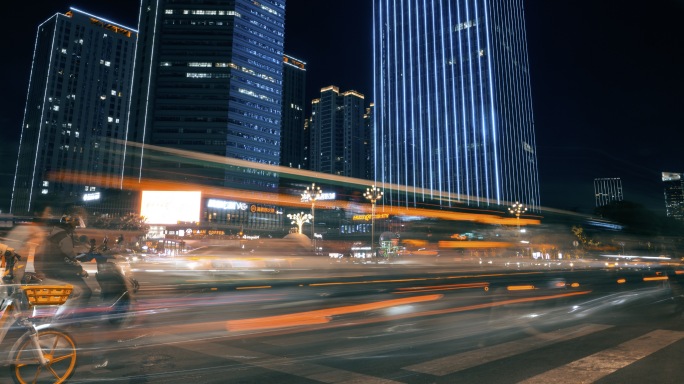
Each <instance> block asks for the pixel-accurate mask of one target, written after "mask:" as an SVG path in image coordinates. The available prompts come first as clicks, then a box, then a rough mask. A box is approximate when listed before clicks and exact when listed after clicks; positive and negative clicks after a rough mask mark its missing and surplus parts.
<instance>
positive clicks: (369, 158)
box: [363, 103, 375, 180]
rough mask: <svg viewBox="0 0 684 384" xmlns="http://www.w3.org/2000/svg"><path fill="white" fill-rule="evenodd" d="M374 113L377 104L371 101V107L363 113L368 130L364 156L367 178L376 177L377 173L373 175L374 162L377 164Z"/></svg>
mask: <svg viewBox="0 0 684 384" xmlns="http://www.w3.org/2000/svg"><path fill="white" fill-rule="evenodd" d="M373 113H375V104H373V103H370V107H368V108H366V113H365V114H364V115H363V120H364V125H365V130H366V131H365V132H364V138H363V147H364V149H363V151H364V156H366V159H365V162H366V167H365V170H364V174H365V175H364V176H363V178H364V179H367V180H374V179H375V175H373V171H375V169H374V167H373V164H375V159H374V158H373V123H374V122H375V118H374V116H373Z"/></svg>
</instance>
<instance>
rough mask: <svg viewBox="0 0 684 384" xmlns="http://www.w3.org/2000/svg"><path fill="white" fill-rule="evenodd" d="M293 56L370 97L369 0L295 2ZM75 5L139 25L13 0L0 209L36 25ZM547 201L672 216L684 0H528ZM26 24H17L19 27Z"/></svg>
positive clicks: (102, 6)
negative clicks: (616, 186) (629, 204)
mask: <svg viewBox="0 0 684 384" xmlns="http://www.w3.org/2000/svg"><path fill="white" fill-rule="evenodd" d="M287 3H288V5H287V16H286V40H285V52H286V53H287V54H289V55H292V56H294V57H296V58H298V59H301V60H303V61H305V62H306V63H307V81H308V83H307V92H308V94H307V100H309V101H310V100H311V99H313V98H316V97H318V95H319V90H320V88H322V87H325V86H328V85H336V86H338V87H339V88H340V90H341V91H347V90H352V89H353V90H357V91H359V92H361V93H363V94H364V95H365V96H366V101H367V102H368V103H370V102H371V101H372V46H371V39H372V37H371V36H372V35H371V25H372V24H371V23H372V15H371V12H372V1H371V0H288V1H287ZM70 6H74V7H76V8H79V9H81V10H83V11H86V12H89V13H92V14H95V15H98V16H101V17H103V18H107V19H110V20H112V21H115V22H118V23H119V24H123V25H125V26H129V27H131V28H133V29H136V28H137V17H138V7H139V2H138V1H135V0H119V1H113V0H98V1H85V0H75V1H61V0H57V1H33V2H28V1H24V2H15V3H13V4H12V6H11V8H10V9H9V10H8V11H9V12H7V13H6V16H7V17H11V18H13V19H14V21H15V23H14V24H15V25H16V27H15V28H13V29H12V30H11V31H8V32H7V33H6V35H5V38H4V39H3V43H4V47H3V48H4V52H5V54H4V55H3V60H0V73H2V74H3V75H4V79H3V87H2V89H3V91H4V92H3V95H4V97H3V100H2V103H1V104H0V124H1V128H0V176H2V179H3V180H5V181H6V182H5V183H4V184H5V185H4V186H2V187H0V210H1V211H3V212H7V210H8V209H9V204H10V196H11V186H12V179H13V176H14V165H15V163H16V151H17V147H18V142H19V132H20V128H21V119H22V116H23V109H24V104H25V99H26V91H27V87H28V79H29V72H30V65H31V61H32V55H33V44H34V41H35V35H36V29H37V26H38V24H40V23H42V22H43V21H45V20H46V19H47V18H49V17H50V16H51V15H53V14H54V13H57V12H60V13H63V12H66V11H67V10H68V9H69V7H70ZM525 13H526V23H527V40H528V54H529V60H530V74H531V87H532V95H533V109H534V118H535V129H536V135H537V157H538V162H539V172H540V175H539V178H540V188H541V203H542V205H543V206H546V207H551V208H557V209H566V210H578V211H581V212H585V213H590V212H591V211H592V209H593V207H594V197H593V180H594V178H597V177H619V178H621V179H622V183H623V191H624V197H625V200H630V201H633V202H636V203H639V204H642V205H644V206H646V207H647V208H648V209H651V210H653V211H655V212H657V213H661V214H664V201H663V189H662V185H661V181H660V173H661V172H662V171H669V172H684V161H683V160H684V156H682V148H683V143H684V140H683V139H684V72H683V70H682V68H684V41H683V38H684V30H682V28H681V25H682V23H684V0H659V1H657V2H643V1H636V0H623V1H619V2H617V1H610V0H553V1H547V0H526V1H525ZM17 24H18V25H17Z"/></svg>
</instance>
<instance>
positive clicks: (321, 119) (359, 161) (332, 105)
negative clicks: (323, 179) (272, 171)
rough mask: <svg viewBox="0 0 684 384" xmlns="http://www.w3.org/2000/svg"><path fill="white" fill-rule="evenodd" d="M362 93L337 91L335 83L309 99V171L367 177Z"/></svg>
mask: <svg viewBox="0 0 684 384" xmlns="http://www.w3.org/2000/svg"><path fill="white" fill-rule="evenodd" d="M364 102H365V101H364V95H362V94H361V93H359V92H356V91H346V92H343V93H340V90H339V88H337V87H336V86H333V85H331V86H328V87H325V88H323V89H321V95H320V97H319V98H318V99H314V100H313V101H312V102H311V105H312V107H311V122H310V125H309V126H310V128H311V161H310V168H311V170H312V171H316V172H325V173H329V174H331V175H339V176H347V177H356V178H365V177H366V176H367V171H366V166H367V164H368V163H367V156H366V145H365V143H366V133H365V131H366V124H365V120H364V116H365V115H364V113H365V106H364Z"/></svg>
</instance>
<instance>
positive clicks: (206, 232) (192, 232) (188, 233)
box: [185, 228, 226, 236]
mask: <svg viewBox="0 0 684 384" xmlns="http://www.w3.org/2000/svg"><path fill="white" fill-rule="evenodd" d="M225 234H226V231H224V230H220V229H192V228H188V229H186V230H185V235H186V236H192V235H225Z"/></svg>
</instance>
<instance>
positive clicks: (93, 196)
mask: <svg viewBox="0 0 684 384" xmlns="http://www.w3.org/2000/svg"><path fill="white" fill-rule="evenodd" d="M93 200H100V192H91V193H84V194H83V201H93Z"/></svg>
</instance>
